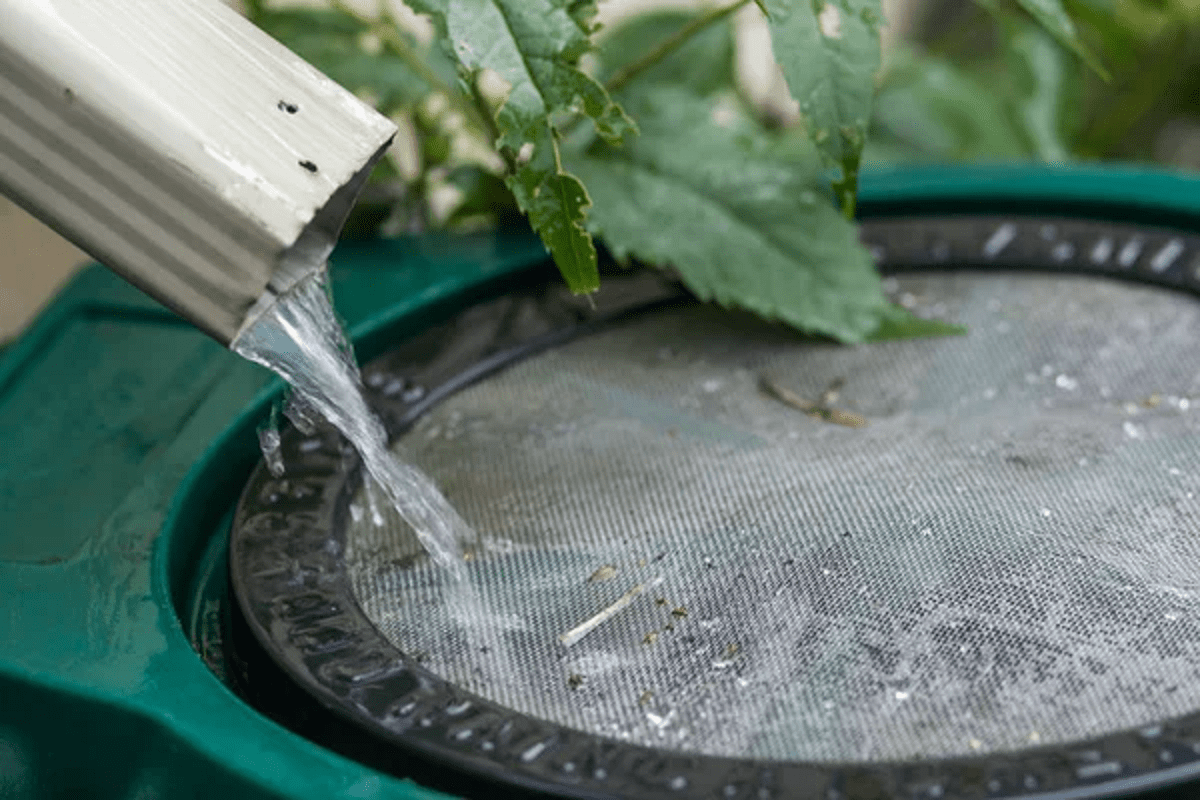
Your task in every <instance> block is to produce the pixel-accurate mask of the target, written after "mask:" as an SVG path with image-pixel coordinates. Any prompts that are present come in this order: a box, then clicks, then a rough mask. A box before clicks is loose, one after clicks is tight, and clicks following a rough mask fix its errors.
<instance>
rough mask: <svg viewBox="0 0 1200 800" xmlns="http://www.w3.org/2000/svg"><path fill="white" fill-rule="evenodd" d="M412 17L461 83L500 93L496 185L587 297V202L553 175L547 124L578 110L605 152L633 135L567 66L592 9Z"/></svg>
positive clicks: (458, 11)
mask: <svg viewBox="0 0 1200 800" xmlns="http://www.w3.org/2000/svg"><path fill="white" fill-rule="evenodd" d="M413 7H414V8H415V9H416V10H417V11H419V12H423V13H427V14H430V15H431V16H432V18H433V20H434V24H435V25H436V27H437V29H438V31H439V32H440V33H441V35H442V36H443V38H444V43H445V46H446V47H447V49H448V51H449V52H450V53H451V55H452V56H453V58H454V59H455V60H456V61H457V62H458V64H459V65H460V66H461V68H462V69H463V71H464V72H465V73H466V75H467V76H468V79H469V80H473V79H474V78H475V76H476V75H477V74H478V73H479V72H481V71H482V70H485V69H486V70H491V71H492V72H494V73H496V74H497V75H498V76H499V77H500V78H501V79H503V80H504V81H505V82H506V83H507V84H508V87H509V88H508V94H507V96H506V97H505V98H504V100H503V102H502V103H501V104H500V107H499V108H498V109H497V110H496V115H495V122H496V127H497V131H498V134H499V138H498V140H497V141H496V142H495V145H496V147H498V148H500V149H501V150H502V151H504V152H506V153H507V154H508V157H509V159H510V163H512V165H513V169H512V174H510V175H509V176H508V177H507V178H506V180H505V183H506V185H507V186H508V188H509V190H510V191H512V193H513V196H514V197H515V198H516V200H517V204H518V205H519V206H520V208H521V210H522V211H524V212H525V213H526V214H527V215H528V217H529V221H530V223H531V224H532V225H533V228H534V230H536V231H537V232H538V234H539V235H540V236H541V237H542V242H543V243H544V244H545V245H546V247H547V248H548V249H549V250H550V254H551V255H552V256H553V258H554V263H555V265H556V266H557V267H558V268H559V271H561V272H562V274H563V277H564V278H565V279H566V281H567V285H568V286H569V287H570V288H571V290H572V291H574V292H589V291H594V290H595V289H596V288H597V287H598V286H599V283H600V278H599V273H598V271H597V267H596V249H595V246H594V245H593V243H592V238H591V235H590V234H589V233H588V232H587V230H586V228H584V225H583V223H584V219H585V215H586V212H587V209H588V207H589V201H588V196H587V193H586V192H585V191H584V188H583V184H582V183H580V181H579V180H578V179H577V178H575V177H574V176H572V175H569V174H567V173H566V172H564V171H563V169H562V165H561V163H560V160H559V154H558V141H557V134H556V132H555V130H554V128H553V125H552V124H551V119H552V118H554V117H555V116H556V115H559V114H561V113H562V112H569V111H574V110H579V111H581V112H583V114H585V115H586V116H587V117H589V118H590V119H591V120H592V123H593V124H594V125H595V128H596V131H597V132H598V133H599V134H600V136H601V137H603V138H604V139H605V140H606V141H608V142H610V143H614V144H616V143H619V142H621V141H623V140H624V138H625V137H626V136H627V135H629V134H631V133H633V132H634V130H635V128H634V125H633V122H632V121H631V120H630V119H629V118H628V117H627V116H625V112H624V111H622V110H621V107H620V106H618V105H617V104H616V103H615V102H613V100H612V98H610V97H609V96H608V92H606V91H605V90H604V87H603V86H601V85H600V84H599V83H597V82H596V81H595V79H593V78H592V77H590V76H589V75H587V74H585V73H584V72H582V71H581V70H580V69H579V68H578V66H577V63H576V62H577V61H578V59H579V56H580V55H582V54H583V53H584V52H585V51H586V50H588V49H589V47H590V45H591V43H590V40H589V38H588V34H589V33H590V31H591V27H590V26H591V22H590V20H591V17H592V16H593V14H594V11H595V9H594V7H593V6H592V4H591V3H590V2H587V1H586V0H585V2H574V1H573V0H415V1H414V2H413ZM530 147H532V152H531V153H530V152H527V151H528V149H529V148H530ZM522 159H527V160H522Z"/></svg>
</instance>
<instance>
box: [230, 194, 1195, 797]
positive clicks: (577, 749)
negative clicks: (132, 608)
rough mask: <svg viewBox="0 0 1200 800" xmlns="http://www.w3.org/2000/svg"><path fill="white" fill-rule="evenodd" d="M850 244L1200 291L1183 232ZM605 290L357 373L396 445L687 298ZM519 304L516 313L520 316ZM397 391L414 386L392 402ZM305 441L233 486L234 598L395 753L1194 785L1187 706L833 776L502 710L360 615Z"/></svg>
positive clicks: (758, 785) (1067, 783) (323, 442)
mask: <svg viewBox="0 0 1200 800" xmlns="http://www.w3.org/2000/svg"><path fill="white" fill-rule="evenodd" d="M1051 229H1052V232H1053V235H1047V234H1048V233H1049V232H1050V231H1051ZM863 238H864V241H865V242H866V243H867V244H868V246H869V247H871V249H872V251H873V253H874V255H875V257H876V260H877V262H878V263H879V265H880V268H881V270H882V271H884V272H885V273H888V272H897V273H900V272H910V271H917V270H922V271H928V270H931V269H933V270H936V269H970V270H979V269H1003V270H1023V271H1031V270H1032V271H1041V272H1055V273H1064V274H1084V275H1101V276H1107V277H1117V278H1121V279H1128V280H1134V281H1139V282H1146V283H1152V284H1157V285H1160V286H1165V287H1169V288H1174V289H1179V290H1183V291H1187V292H1189V293H1193V294H1197V295H1200V235H1196V234H1193V233H1190V232H1182V231H1175V230H1171V229H1166V228H1159V229H1155V228H1146V227H1144V226H1136V225H1114V224H1111V223H1105V222H1095V221H1089V220H1080V219H1071V218H1049V217H1019V216H1004V217H998V216H995V215H987V216H975V215H962V216H952V217H933V218H930V217H912V218H881V219H878V220H870V221H867V222H866V223H864V226H863ZM1106 242H1107V244H1105V243H1106ZM1101 256H1103V257H1101ZM610 281H612V282H613V283H614V284H616V286H617V287H618V290H617V291H615V292H613V293H612V294H611V295H610V297H613V296H615V300H613V301H612V302H610V303H609V304H608V305H606V306H605V307H602V308H591V307H589V306H588V305H587V304H586V303H580V302H579V300H578V299H575V298H572V297H571V296H570V295H569V294H567V293H566V292H565V291H564V290H562V289H561V288H560V287H558V286H557V285H551V286H543V287H535V288H526V289H523V290H520V291H518V292H517V293H515V294H510V295H507V296H505V297H503V298H500V299H498V300H495V301H490V302H485V303H483V304H481V305H479V306H475V307H473V308H471V309H468V310H467V311H465V312H463V313H462V314H460V315H458V316H457V317H455V318H454V319H452V320H451V321H449V322H448V323H446V325H444V326H440V327H438V328H436V329H433V330H430V331H428V332H427V333H426V334H422V335H421V336H418V337H417V339H416V340H414V341H413V342H410V343H406V344H404V345H402V346H401V347H400V348H399V349H397V350H395V351H392V352H391V353H389V354H386V355H384V356H382V357H380V358H379V359H376V360H375V361H373V362H371V364H370V365H368V367H367V368H366V370H365V375H366V377H367V379H368V386H369V387H370V386H372V385H373V386H375V387H376V388H375V389H374V390H371V389H370V388H369V390H368V391H369V394H370V398H369V399H370V400H371V401H372V403H373V405H375V406H376V408H377V410H378V411H379V412H380V413H381V416H382V417H383V418H384V420H385V423H386V424H387V425H388V428H389V431H390V432H391V433H392V434H393V435H397V434H399V433H402V432H403V431H405V430H407V428H408V427H409V426H411V425H412V424H413V422H414V421H415V420H416V419H417V418H418V417H419V416H420V415H421V414H423V413H424V412H425V411H427V410H428V409H429V408H431V407H432V406H433V405H435V404H436V403H437V402H440V400H442V399H444V398H445V397H447V396H449V395H450V394H452V393H453V392H455V391H457V390H458V389H461V388H463V387H464V386H466V385H468V384H469V383H472V382H474V381H475V380H478V379H480V378H482V377H484V376H485V375H487V374H490V373H491V372H493V371H495V370H497V369H501V368H503V367H504V366H505V365H507V364H510V363H513V362H514V361H517V360H519V359H521V358H524V357H526V356H528V355H530V354H533V353H536V352H539V351H541V350H543V349H545V348H547V347H549V346H552V345H553V344H555V343H558V342H562V341H565V340H567V339H569V338H572V337H574V336H577V335H580V334H582V333H584V332H587V331H590V330H594V329H596V328H597V327H598V326H600V325H605V324H611V322H613V321H614V320H615V319H620V318H623V317H624V316H627V315H628V314H631V313H637V312H638V311H639V310H644V309H645V308H647V307H648V306H661V305H662V304H664V303H666V304H671V303H680V302H690V301H689V300H688V299H687V298H686V296H685V295H684V294H682V293H681V291H680V290H679V288H678V287H677V286H676V285H675V284H673V283H671V282H670V281H668V280H665V279H663V278H662V277H660V276H659V275H658V274H651V275H646V274H644V273H634V274H633V275H631V276H629V277H623V278H615V279H610ZM517 307H520V308H521V309H522V310H523V311H524V312H525V313H521V314H516V313H513V312H514V309H515V308H517ZM514 320H520V322H519V323H517V322H514ZM397 382H398V383H397ZM396 386H401V387H407V389H408V390H397V391H392V390H391V389H392V388H393V387H396ZM385 392H386V393H385ZM312 438H313V437H305V436H303V435H301V434H300V433H299V432H298V431H296V430H295V429H288V430H287V431H285V432H284V436H283V448H284V454H285V459H286V463H287V464H288V473H287V475H286V476H285V477H284V478H274V477H273V476H271V475H270V473H269V472H268V471H267V470H266V469H265V467H264V465H262V464H260V465H259V466H258V468H257V469H256V470H255V473H254V475H253V476H252V477H251V479H250V481H249V482H248V484H247V485H246V488H245V490H244V492H243V495H242V497H241V499H240V501H239V503H238V508H237V513H236V517H235V520H234V525H233V533H232V538H231V544H230V573H231V578H232V585H233V588H234V592H235V595H236V597H237V602H238V604H239V606H240V608H241V610H242V613H243V614H244V616H245V618H246V620H247V622H248V623H249V626H250V629H251V630H252V632H253V634H254V636H255V638H256V639H257V640H258V642H259V644H261V646H262V647H263V648H264V649H265V650H266V651H267V652H268V653H270V654H271V656H272V658H274V660H275V661H276V662H277V663H278V664H279V665H280V666H281V667H282V668H283V669H284V670H285V672H286V673H287V674H288V675H289V676H290V677H291V679H292V680H293V681H295V682H296V683H297V684H299V685H300V686H302V687H304V688H305V690H306V691H307V692H308V693H309V694H310V695H311V696H313V697H314V698H315V699H316V700H317V701H318V702H319V703H320V704H321V705H322V706H324V707H326V708H328V709H330V710H332V711H333V712H334V713H336V714H338V715H339V716H341V717H342V718H344V719H346V720H348V721H350V722H352V723H354V724H355V725H357V726H360V727H361V728H363V730H364V732H365V733H366V734H368V735H371V736H375V737H382V738H384V739H386V740H388V741H390V742H392V743H394V744H395V745H396V747H397V748H400V749H401V750H406V751H410V752H416V753H419V754H421V755H422V756H424V757H425V758H428V759H430V760H432V761H434V762H437V763H440V764H444V765H445V766H446V767H449V768H452V769H455V770H463V771H466V772H469V773H471V774H473V775H475V776H477V777H481V778H484V779H486V780H489V781H494V782H495V783H496V784H498V785H505V784H507V785H510V786H516V787H521V788H524V789H527V790H532V791H535V792H545V793H549V794H556V795H559V796H566V797H578V798H585V797H586V798H610V797H622V798H660V797H665V796H675V797H713V798H743V797H755V798H758V797H763V798H767V797H769V798H798V799H799V798H805V799H806V800H807V799H808V798H812V799H813V800H818V799H819V800H849V798H856V797H863V798H874V797H893V796H898V797H918V798H921V797H929V798H937V797H961V798H997V797H1038V798H1046V800H1050V799H1051V798H1053V799H1054V800H1074V798H1085V797H1087V798H1098V797H1109V796H1116V795H1120V794H1127V793H1130V792H1138V791H1145V790H1148V789H1152V788H1157V787H1163V786H1173V785H1178V784H1179V783H1182V782H1185V781H1189V780H1192V779H1195V778H1198V777H1200V710H1198V711H1197V712H1196V713H1193V714H1189V715H1187V716H1184V717H1180V718H1177V719H1174V720H1170V721H1165V722H1163V723H1161V724H1156V725H1154V726H1152V727H1144V728H1142V729H1138V730H1128V731H1119V732H1116V733H1112V734H1108V735H1105V736H1102V737H1098V738H1096V739H1092V740H1089V741H1085V742H1076V743H1071V744H1070V745H1066V746H1063V745H1057V746H1045V747H1040V748H1036V749H1030V750H1025V751H1021V752H1017V753H992V754H987V755H982V756H979V757H961V758H951V759H938V760H930V761H923V762H890V763H889V762H878V763H869V764H868V763H843V764H839V763H828V762H820V763H805V762H783V761H765V760H756V759H737V758H729V757H723V756H709V755H700V754H695V753H683V752H677V751H669V750H661V749H655V748H649V747H643V746H639V745H632V744H627V743H624V742H619V741H615V740H608V739H603V738H601V737H599V736H596V735H594V734H590V733H585V732H582V731H578V730H574V729H571V728H567V727H565V726H561V725H558V724H556V723H551V722H547V721H545V720H540V719H536V718H533V717H530V716H527V715H524V714H520V713H518V712H515V711H513V710H511V709H508V708H504V707H502V706H500V705H498V704H496V703H494V702H492V701H489V700H487V699H485V698H482V697H479V696H476V695H473V694H471V693H470V692H467V691H465V690H463V689H461V688H459V687H457V686H455V685H453V684H450V683H449V682H447V681H445V680H444V679H442V678H440V677H438V676H437V675H435V674H433V673H432V672H430V671H429V670H428V669H426V668H425V667H423V666H421V664H420V663H418V661H417V660H416V659H415V658H413V657H412V656H411V655H409V654H405V653H403V652H401V651H400V650H399V649H397V648H396V647H395V646H394V645H392V644H391V643H390V642H389V641H388V640H387V639H386V638H385V637H384V636H383V635H382V634H381V633H380V632H379V631H378V630H376V628H375V627H374V625H373V624H372V623H371V622H370V620H369V619H368V618H367V616H366V615H365V614H364V612H363V611H362V609H361V608H359V606H358V604H357V601H356V599H355V596H354V593H353V590H352V588H351V585H350V579H349V576H348V574H347V572H346V570H345V565H344V562H343V560H342V553H343V552H344V538H343V537H344V533H345V530H346V527H347V526H346V525H345V524H344V522H345V515H346V514H348V505H349V502H350V499H351V497H352V496H353V494H354V492H355V491H356V490H357V488H358V487H359V486H360V485H361V474H360V465H359V464H358V462H357V457H356V456H354V455H353V454H352V452H350V451H349V449H348V446H347V445H346V444H345V442H344V441H343V440H342V439H341V438H340V436H338V435H337V434H336V433H335V432H333V431H331V430H325V429H322V430H321V431H320V432H318V434H317V435H316V438H317V439H318V440H319V446H316V447H313V446H312V445H310V444H306V445H305V447H304V448H301V447H300V445H301V443H302V442H304V441H305V440H309V441H311V440H312Z"/></svg>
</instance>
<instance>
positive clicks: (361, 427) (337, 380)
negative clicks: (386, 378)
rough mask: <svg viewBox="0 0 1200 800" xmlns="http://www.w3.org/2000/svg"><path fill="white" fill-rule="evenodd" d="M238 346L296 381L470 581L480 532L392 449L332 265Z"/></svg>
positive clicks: (442, 560)
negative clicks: (334, 295) (340, 311)
mask: <svg viewBox="0 0 1200 800" xmlns="http://www.w3.org/2000/svg"><path fill="white" fill-rule="evenodd" d="M232 349H233V350H234V352H236V353H237V354H238V355H241V356H243V357H244V358H247V359H249V360H251V361H254V362H255V363H258V364H262V365H263V366H265V367H268V368H270V369H272V370H274V371H275V372H277V373H278V374H279V375H280V376H282V377H283V378H284V379H285V380H286V381H287V382H288V383H289V384H291V386H292V389H293V390H294V391H295V399H297V400H298V401H299V409H301V410H304V411H307V410H309V409H311V410H314V411H316V412H317V413H319V414H320V415H321V416H323V417H324V418H325V419H326V420H328V421H329V422H330V423H331V424H332V425H333V426H334V427H336V428H337V429H338V430H339V431H341V432H342V434H343V435H344V436H345V437H346V438H347V439H348V440H349V441H350V443H351V444H353V445H354V447H355V448H356V449H357V450H358V452H359V455H360V456H361V457H362V460H363V464H364V466H365V467H366V469H367V473H368V474H369V475H370V477H371V478H373V479H374V481H375V483H376V484H377V485H378V487H379V488H380V489H381V490H382V491H383V493H384V494H385V495H386V497H387V499H388V500H389V501H390V502H391V503H392V505H393V506H394V507H395V508H396V511H398V512H399V514H400V516H401V517H403V518H404V520H405V521H406V522H407V523H408V524H409V525H410V526H411V527H412V529H413V531H414V532H415V533H416V535H417V537H418V538H419V539H420V541H421V544H422V545H423V546H424V547H425V550H426V551H428V553H429V554H430V556H432V557H433V559H434V561H436V562H437V563H438V564H440V565H441V566H443V567H445V568H446V569H447V570H449V571H450V573H451V574H452V576H453V577H454V578H455V579H456V581H457V582H459V583H462V581H463V580H464V579H465V577H466V565H465V563H464V561H463V557H462V546H463V544H464V543H468V542H471V541H473V540H474V533H473V532H472V530H471V529H470V527H469V526H468V525H467V524H466V522H464V521H463V519H462V517H460V516H459V515H458V512H456V511H455V510H454V509H453V508H452V507H451V506H450V504H449V503H448V502H446V498H444V497H442V494H441V492H439V491H438V489H437V487H436V486H434V484H433V482H432V481H431V480H430V479H429V478H428V477H427V476H426V475H425V474H424V473H423V472H421V471H420V470H418V469H416V468H415V467H413V466H411V465H409V464H405V463H403V462H401V461H400V460H399V459H398V458H396V456H395V455H393V454H392V452H391V451H390V450H389V449H388V441H387V433H386V431H385V430H384V427H383V423H382V422H380V420H379V418H378V417H376V416H375V414H374V413H372V412H371V410H370V409H369V408H368V407H367V403H366V400H365V399H364V398H363V394H362V378H361V375H360V373H359V370H358V365H357V363H356V362H355V360H354V354H353V352H352V351H351V349H350V345H349V343H348V341H347V339H346V336H345V333H344V332H343V331H342V326H341V323H340V322H339V321H338V319H337V317H336V315H335V314H334V312H333V306H332V304H331V303H330V299H329V293H328V289H327V283H326V273H325V270H324V269H321V270H318V271H317V272H315V273H314V274H313V275H311V276H310V277H308V278H305V279H304V280H302V281H300V282H299V283H297V284H296V286H295V287H294V288H293V289H291V290H290V291H289V292H288V293H287V294H285V295H283V296H282V297H280V298H279V300H278V301H276V302H275V304H274V305H273V306H272V307H271V308H270V309H268V310H267V311H265V312H264V313H263V314H262V316H261V317H259V318H258V320H256V321H255V322H254V324H253V325H251V326H250V327H249V328H247V329H246V330H245V331H243V332H242V333H241V335H239V336H238V338H237V340H236V341H234V343H233V345H232ZM369 489H370V486H368V490H369Z"/></svg>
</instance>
